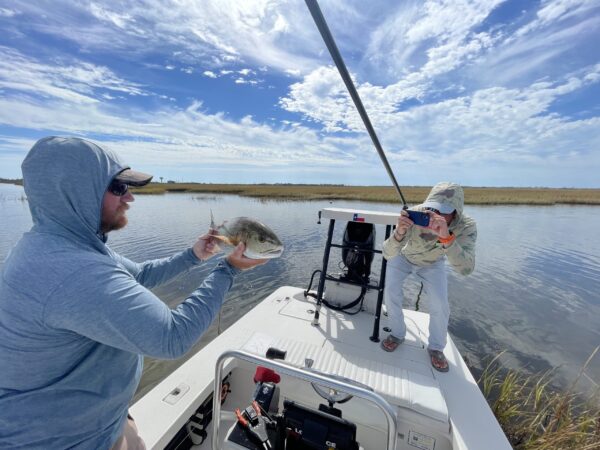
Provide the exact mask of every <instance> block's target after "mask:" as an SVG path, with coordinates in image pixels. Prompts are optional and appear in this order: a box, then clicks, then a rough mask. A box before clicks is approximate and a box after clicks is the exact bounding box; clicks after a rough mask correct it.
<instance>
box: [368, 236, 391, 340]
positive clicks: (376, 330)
mask: <svg viewBox="0 0 600 450" xmlns="http://www.w3.org/2000/svg"><path fill="white" fill-rule="evenodd" d="M391 231H392V226H391V225H386V226H385V239H384V242H385V241H387V240H388V238H389V237H390V234H392V233H391ZM386 268H387V261H386V260H385V258H383V255H382V258H381V275H380V276H379V294H378V295H377V308H375V321H374V322H373V335H372V336H371V337H370V338H369V339H371V340H372V341H373V342H379V322H380V321H381V308H382V307H383V291H384V289H385V272H386Z"/></svg>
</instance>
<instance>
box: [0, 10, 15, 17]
mask: <svg viewBox="0 0 600 450" xmlns="http://www.w3.org/2000/svg"><path fill="white" fill-rule="evenodd" d="M17 14H18V12H17V11H14V10H12V9H8V8H0V17H13V16H16V15H17Z"/></svg>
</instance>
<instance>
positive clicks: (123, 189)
mask: <svg viewBox="0 0 600 450" xmlns="http://www.w3.org/2000/svg"><path fill="white" fill-rule="evenodd" d="M128 190H129V185H128V184H127V183H123V182H122V181H117V180H113V181H112V182H111V183H110V186H108V192H110V193H111V194H113V195H116V196H117V197H122V196H124V195H125V194H127V191H128Z"/></svg>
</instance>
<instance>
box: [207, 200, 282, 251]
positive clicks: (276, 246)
mask: <svg viewBox="0 0 600 450" xmlns="http://www.w3.org/2000/svg"><path fill="white" fill-rule="evenodd" d="M210 227H211V228H212V229H213V230H216V231H217V232H218V233H219V234H216V235H213V237H214V238H215V239H217V240H219V241H220V242H222V243H224V244H226V245H231V246H234V247H235V246H237V245H238V244H239V243H240V242H243V243H244V244H245V245H246V250H244V253H243V254H244V256H245V257H247V258H250V259H273V258H279V257H280V256H281V254H282V253H283V248H284V247H283V243H282V242H281V240H280V239H279V238H278V237H277V235H276V234H275V232H273V230H271V229H270V228H269V227H268V226H266V225H265V224H264V223H261V222H259V221H258V220H256V219H253V218H251V217H235V218H233V219H230V220H226V221H224V222H223V223H222V224H221V225H216V224H215V218H214V216H213V213H212V211H211V212H210Z"/></svg>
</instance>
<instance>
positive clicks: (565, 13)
mask: <svg viewBox="0 0 600 450" xmlns="http://www.w3.org/2000/svg"><path fill="white" fill-rule="evenodd" d="M598 6H599V5H598V2H597V1H596V0H544V1H543V2H542V7H541V8H540V9H539V10H538V12H537V19H536V20H534V21H532V22H530V23H528V24H527V25H525V26H524V27H523V28H521V29H520V30H518V31H517V32H516V33H515V35H516V36H522V35H525V34H528V33H530V32H532V31H534V30H537V29H538V28H541V27H546V26H548V25H549V24H552V23H554V22H557V21H559V20H565V19H568V18H570V17H573V16H578V15H580V16H585V15H587V14H588V13H589V11H590V10H591V9H594V8H598Z"/></svg>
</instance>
